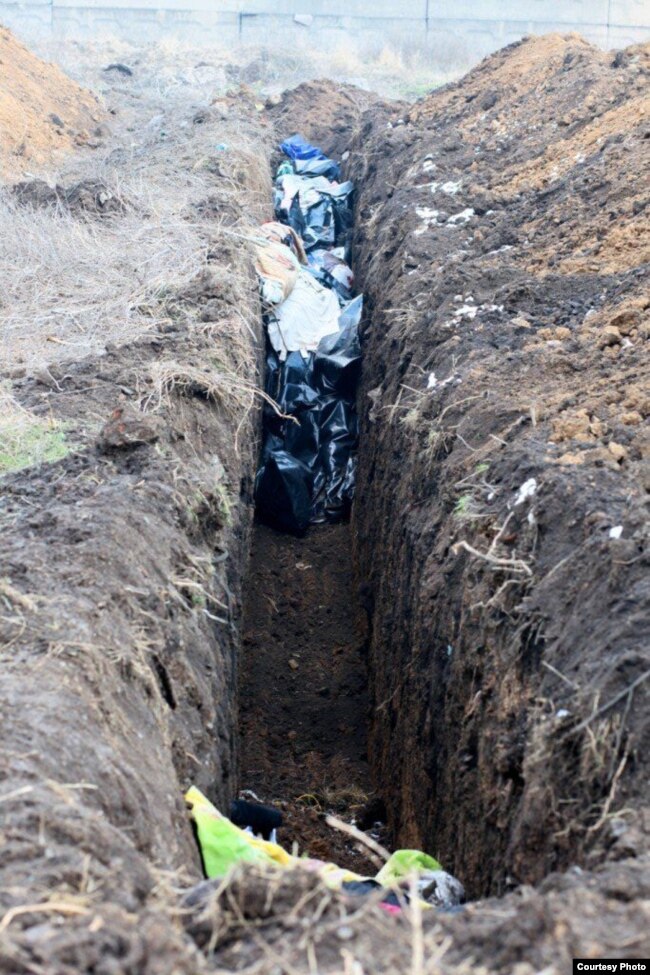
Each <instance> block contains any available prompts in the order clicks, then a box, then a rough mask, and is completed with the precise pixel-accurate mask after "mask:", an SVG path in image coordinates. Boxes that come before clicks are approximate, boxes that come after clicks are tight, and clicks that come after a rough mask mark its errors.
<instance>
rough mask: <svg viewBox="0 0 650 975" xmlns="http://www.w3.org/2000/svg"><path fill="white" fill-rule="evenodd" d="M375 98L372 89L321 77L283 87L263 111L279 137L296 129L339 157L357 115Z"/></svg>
mask: <svg viewBox="0 0 650 975" xmlns="http://www.w3.org/2000/svg"><path fill="white" fill-rule="evenodd" d="M377 101H378V98H377V95H376V94H375V93H374V92H369V91H362V90H361V89H360V88H355V86H354V85H346V84H338V83H337V82H335V81H330V80H327V79H323V80H321V81H309V82H304V83H303V84H301V85H298V86H297V87H296V88H291V89H289V91H285V92H284V93H283V95H282V96H281V97H280V99H279V100H276V99H272V100H270V101H269V102H268V103H267V106H266V109H267V110H266V115H267V117H268V118H270V119H271V120H272V121H273V123H274V126H275V131H276V132H277V135H278V140H279V141H282V139H286V138H287V136H289V135H293V134H294V132H298V131H299V132H300V133H301V134H302V135H304V136H305V138H306V139H309V141H310V142H312V143H313V144H314V145H316V146H320V147H322V148H323V149H324V150H325V151H326V152H328V153H329V154H330V155H331V156H332V158H333V159H337V160H340V159H341V158H343V156H344V155H345V153H346V151H347V150H348V149H349V148H350V142H351V139H352V136H353V133H354V132H355V130H356V128H357V126H358V124H359V121H360V119H361V115H362V114H363V112H364V111H366V110H367V109H368V108H370V106H371V105H373V104H375V103H376V102H377Z"/></svg>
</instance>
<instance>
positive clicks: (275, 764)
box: [239, 524, 376, 872]
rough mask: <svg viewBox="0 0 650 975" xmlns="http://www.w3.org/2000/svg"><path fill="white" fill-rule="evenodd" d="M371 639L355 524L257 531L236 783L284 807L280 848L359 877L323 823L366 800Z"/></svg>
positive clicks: (357, 809)
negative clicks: (355, 557)
mask: <svg viewBox="0 0 650 975" xmlns="http://www.w3.org/2000/svg"><path fill="white" fill-rule="evenodd" d="M366 641H367V620H366V614H365V612H364V611H363V609H362V607H361V605H360V601H359V589H358V585H357V582H356V579H355V573H354V569H353V565H352V546H351V535H350V526H349V525H346V524H339V525H322V526H313V527H312V528H311V529H310V530H309V532H308V533H307V535H306V536H305V537H304V538H295V537H293V536H291V535H286V534H282V533H280V532H277V531H275V530H274V529H273V528H269V527H267V526H265V525H262V524H258V525H256V526H255V529H254V534H253V545H252V553H251V565H250V569H249V576H248V579H247V583H246V598H245V600H244V611H243V618H242V653H241V662H240V678H239V682H240V697H239V702H240V703H239V722H240V725H239V727H240V735H241V767H240V782H241V785H242V787H244V788H246V789H252V790H253V791H254V792H255V793H256V794H257V795H258V796H259V798H260V799H263V800H265V801H268V802H274V803H278V802H279V803H280V805H281V807H282V808H283V811H284V818H285V824H284V826H283V827H282V828H281V829H280V831H279V834H278V839H279V841H280V842H281V843H282V842H284V843H285V844H286V846H287V848H289V849H290V848H291V845H292V843H293V842H297V843H298V845H299V848H300V849H301V852H308V853H309V854H310V855H312V856H314V857H319V858H322V859H325V860H329V861H333V862H335V863H341V864H342V865H347V866H349V867H350V868H351V869H354V870H358V871H361V872H364V871H368V870H373V867H372V863H371V862H370V861H368V860H367V859H366V857H364V856H362V855H360V854H359V853H358V852H357V851H356V850H355V847H354V845H353V844H351V843H350V841H349V838H348V837H346V836H344V835H343V834H341V833H339V832H337V831H336V830H332V829H331V828H329V827H328V826H327V825H326V824H325V822H324V818H323V815H322V814H323V813H325V812H334V813H336V814H337V815H343V816H354V815H359V814H360V813H363V812H364V810H365V808H366V807H367V805H368V802H369V799H370V792H371V783H370V770H369V766H368V759H367V747H368V746H367V730H368V694H367V676H366V660H365V651H366ZM375 869H376V868H375Z"/></svg>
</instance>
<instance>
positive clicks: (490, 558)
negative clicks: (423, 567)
mask: <svg viewBox="0 0 650 975" xmlns="http://www.w3.org/2000/svg"><path fill="white" fill-rule="evenodd" d="M461 548H462V549H465V551H466V552H469V553H470V555H474V556H475V557H476V558H477V559H482V560H483V561H484V562H489V563H490V565H493V566H495V568H497V569H511V570H512V571H513V572H524V573H526V575H529V576H532V574H533V570H532V569H531V567H530V566H529V565H528V563H527V562H524V561H523V560H522V559H501V558H498V557H497V556H496V555H491V554H490V552H479V550H478V549H477V548H474V546H473V545H470V544H469V542H466V541H465V540H463V541H461V542H456V544H455V545H454V546H453V548H452V552H453V553H454V554H457V553H458V550H459V549H461Z"/></svg>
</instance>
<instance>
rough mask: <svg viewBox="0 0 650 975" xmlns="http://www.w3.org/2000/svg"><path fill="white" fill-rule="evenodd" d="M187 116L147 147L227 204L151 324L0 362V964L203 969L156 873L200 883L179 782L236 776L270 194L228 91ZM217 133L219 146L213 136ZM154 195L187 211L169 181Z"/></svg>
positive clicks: (224, 788) (113, 224) (196, 226)
mask: <svg viewBox="0 0 650 975" xmlns="http://www.w3.org/2000/svg"><path fill="white" fill-rule="evenodd" d="M182 122H185V123H186V125H185V126H182V127H181V134H182V139H183V150H182V151H181V152H178V153H175V152H170V151H169V147H168V144H166V145H163V146H160V147H158V149H157V148H156V147H155V146H154V147H148V149H147V152H146V153H143V155H146V157H147V158H148V159H151V157H152V154H153V155H155V154H156V153H157V152H160V153H161V154H163V155H164V156H165V159H166V160H167V166H168V176H170V178H171V176H172V175H173V174H174V173H175V181H176V183H177V184H178V186H179V187H183V186H186V185H189V187H190V190H191V194H192V198H193V199H195V200H197V201H200V200H201V199H205V198H206V197H207V196H208V195H209V196H210V197H211V199H212V200H213V202H214V205H215V206H216V207H218V208H219V209H221V211H222V212H226V211H227V212H228V214H229V222H228V227H229V228H230V230H229V232H228V231H227V229H226V227H225V225H224V222H223V221H222V222H221V223H220V225H219V226H218V227H217V226H216V225H215V221H214V217H213V216H212V215H211V214H210V213H207V214H204V215H203V216H201V215H199V214H197V211H196V209H195V210H190V211H189V213H190V215H191V219H192V227H193V231H192V232H193V233H195V232H197V231H198V233H199V236H200V244H201V249H200V252H199V253H200V256H201V260H200V261H197V262H196V263H195V264H194V265H193V266H192V264H191V262H190V263H189V266H188V267H187V268H186V269H185V273H184V280H183V281H182V283H181V282H180V281H179V280H178V278H177V277H176V274H174V276H173V277H172V278H171V279H168V281H167V284H166V285H165V283H164V281H159V282H158V284H157V286H156V292H155V294H153V293H152V294H151V296H150V304H149V306H148V307H149V315H150V319H151V323H152V325H153V327H151V326H150V328H149V329H148V331H147V333H146V334H145V335H142V334H141V333H140V331H139V329H138V328H137V327H135V328H132V333H131V336H130V340H126V341H125V340H124V338H123V341H122V342H121V343H120V344H117V343H115V342H112V341H110V340H109V339H110V333H109V334H108V335H105V347H104V348H103V349H102V351H101V352H100V353H99V354H95V355H91V356H87V357H85V358H80V359H78V360H76V361H75V360H74V359H71V358H68V359H67V360H63V361H61V362H60V363H54V362H52V361H50V363H49V365H43V366H41V367H39V368H37V369H34V370H33V371H32V372H30V374H29V375H27V376H25V377H24V378H21V379H19V380H17V381H16V380H14V382H13V383H10V382H9V380H8V379H7V377H5V379H4V388H3V392H4V390H6V395H4V396H3V424H2V433H3V435H5V434H6V433H7V431H8V432H9V434H10V435H11V445H12V449H11V451H9V452H7V453H6V454H5V452H4V451H0V458H1V459H2V461H3V463H5V464H6V466H4V467H3V469H2V470H1V471H0V473H1V474H2V475H3V476H2V499H1V501H0V532H1V534H2V546H1V549H2V558H1V560H0V562H1V564H0V646H1V647H2V650H1V657H2V679H1V681H0V712H1V713H2V723H3V735H2V749H1V750H0V783H1V787H0V793H1V803H2V827H1V829H0V845H1V847H2V857H1V858H0V969H2V970H3V971H11V972H20V971H30V970H31V971H34V970H38V971H43V972H45V971H47V972H52V973H54V972H56V973H57V975H60V973H63V972H78V971H89V970H95V971H98V972H99V971H104V972H108V971H114V970H116V969H115V966H118V967H119V969H120V971H124V972H136V971H137V972H145V971H154V970H158V971H162V970H167V971H171V970H172V969H173V970H174V971H186V970H187V971H197V970H199V968H198V967H197V959H196V951H195V950H193V948H192V946H191V944H190V942H189V941H188V940H187V939H186V938H184V936H183V934H182V929H181V927H180V924H179V923H178V924H176V925H174V924H173V923H172V922H171V921H170V910H171V909H172V907H173V908H174V909H176V906H177V898H176V895H175V893H173V892H172V888H173V885H174V884H177V883H181V884H183V883H185V884H187V883H188V881H189V882H190V883H191V882H193V881H196V880H199V879H200V877H201V868H200V861H199V856H198V849H197V846H196V843H195V841H194V837H193V834H192V830H191V826H190V823H189V820H188V818H187V815H186V812H185V808H184V803H183V799H182V795H183V790H184V788H186V787H187V786H188V785H189V784H190V783H192V782H196V783H197V784H198V785H199V786H200V787H201V788H202V789H204V790H205V791H206V792H208V793H209V794H210V795H211V796H213V797H214V798H215V799H216V800H217V801H218V802H219V803H220V805H222V806H223V805H225V804H227V802H228V800H229V798H230V795H231V794H232V792H233V790H234V788H235V782H236V779H237V774H238V773H237V761H238V740H237V723H236V715H235V681H236V658H237V652H238V621H239V615H240V600H241V589H242V577H243V573H244V570H245V566H246V561H247V555H248V549H249V544H250V538H249V531H250V523H251V518H252V504H251V501H252V474H253V471H254V468H255V463H256V460H257V442H258V441H257V423H258V410H257V406H258V404H259V403H260V402H261V400H260V397H259V396H258V393H257V387H256V380H259V378H260V377H259V366H260V358H259V351H260V338H261V335H260V332H261V329H258V331H257V332H256V328H257V327H258V326H259V321H260V313H259V300H258V293H257V284H256V280H255V277H254V271H253V267H252V260H251V259H249V258H248V256H247V254H248V251H247V245H246V244H245V242H244V240H243V239H242V238H244V239H245V238H246V235H247V233H248V230H249V228H250V226H251V225H252V224H251V221H256V220H257V219H258V218H259V216H260V215H266V214H267V212H268V211H267V207H268V205H269V204H268V201H269V199H270V182H269V178H268V168H267V167H266V159H267V158H268V154H269V152H270V147H269V145H268V140H267V136H266V133H265V131H264V129H263V128H261V127H260V126H259V125H258V123H257V121H256V119H255V118H248V117H247V116H246V110H245V107H243V108H241V109H240V111H239V112H238V114H237V118H236V120H234V121H228V120H227V119H220V120H219V121H218V122H215V121H214V120H212V121H206V122H205V123H204V124H203V125H201V126H200V127H197V128H194V129H193V128H192V124H191V115H190V116H189V118H188V117H187V116H185V117H183V114H182V113H180V114H176V113H175V112H173V113H170V116H169V118H168V119H167V124H168V133H169V135H170V136H171V133H172V132H173V131H174V127H175V126H176V125H180V124H181V123H182ZM143 138H145V139H146V138H147V136H146V134H143ZM222 141H224V142H227V143H228V145H229V151H228V159H227V161H225V162H224V161H223V160H222V155H223V154H221V155H220V154H219V153H218V152H217V150H215V149H214V148H213V149H212V152H211V153H210V151H209V147H210V146H212V147H214V146H215V145H218V144H219V143H221V142H222ZM251 145H254V146H255V147H256V152H257V156H258V157H259V158H260V159H262V160H263V162H264V165H263V167H262V168H261V169H260V168H259V167H255V165H253V164H252V162H251V158H250V157H249V156H246V165H245V167H244V168H243V169H240V168H239V166H240V163H241V158H240V153H241V152H243V153H244V154H245V153H246V152H247V151H248V147H250V146H251ZM124 165H125V166H126V167H128V166H130V160H129V158H128V156H127V157H126V158H125V159H124ZM221 166H224V167H225V168H226V172H225V173H224V172H223V171H222V169H221V168H220V167H221ZM261 173H263V174H264V179H261V176H260V174H261ZM166 185H169V184H166ZM149 190H150V200H151V202H152V205H155V204H156V203H157V200H156V192H157V191H156V188H155V186H154V184H153V183H151V184H150V187H149ZM165 202H166V205H168V206H170V205H172V204H173V203H174V202H175V204H176V206H177V207H180V208H181V210H183V213H184V212H185V211H184V207H185V204H186V202H187V198H186V197H185V195H184V194H183V192H181V193H180V194H179V195H177V196H174V197H170V198H169V199H168V200H166V201H165ZM30 213H31V214H32V219H34V220H35V221H39V220H41V219H42V214H41V212H40V211H34V210H26V212H25V219H28V217H29V214H30ZM251 214H252V216H251ZM131 217H132V215H131V216H129V212H128V211H117V212H116V213H115V214H114V216H113V218H112V220H111V221H110V227H107V228H106V229H104V228H103V224H104V223H107V221H101V220H100V221H97V220H96V221H95V224H96V225H102V229H101V230H99V229H97V230H96V231H95V233H96V238H98V237H99V235H100V233H110V234H112V235H118V234H119V233H120V232H121V231H120V227H121V223H120V221H127V223H126V224H125V226H127V227H129V226H131V224H129V223H128V221H129V220H130V219H131ZM50 219H52V220H56V217H52V218H50V217H49V216H47V220H48V221H49V220H50ZM73 219H76V218H73V217H68V216H66V217H65V220H63V221H62V223H63V227H62V232H67V229H68V228H69V227H70V226H72V220H73ZM83 219H84V220H85V221H88V220H91V219H93V220H95V218H93V217H88V216H84V217H83ZM175 219H176V221H177V222H178V221H182V220H183V219H185V220H187V219H188V217H187V214H186V215H185V216H183V214H181V215H180V216H179V215H178V214H177V215H176V217H175ZM48 226H49V224H48ZM83 227H92V224H89V223H84V224H83ZM50 229H51V228H50ZM56 229H57V228H56V227H54V230H56ZM151 232H152V233H154V232H155V228H153V229H152V230H151ZM159 232H162V233H164V228H162V229H161V230H159ZM54 239H55V240H56V238H54ZM159 240H160V238H159ZM93 280H95V279H93ZM78 285H79V288H80V289H81V290H82V291H83V280H82V279H81V280H80V281H79V282H78ZM76 297H77V300H82V299H84V298H85V296H84V295H83V294H82V295H81V296H79V292H77V293H76ZM4 310H7V311H11V309H10V308H7V306H4V307H3V311H4ZM154 322H155V324H153V323H154ZM3 325H4V320H3ZM23 372H24V370H23ZM5 411H6V412H5ZM12 412H13V414H14V415H15V422H14V423H12ZM27 418H29V421H30V422H29V423H28V422H27ZM37 441H38V442H37ZM39 443H40V450H37V447H39ZM55 448H56V453H55V452H54V451H55ZM39 458H42V459H44V460H46V461H48V460H49V461H52V460H57V463H46V464H44V465H42V466H38V464H37V460H38V459H39ZM19 468H24V470H19ZM99 932H101V933H99ZM161 965H162V966H163V968H161V967H160V966H161ZM165 966H168V967H165ZM183 966H186V967H183Z"/></svg>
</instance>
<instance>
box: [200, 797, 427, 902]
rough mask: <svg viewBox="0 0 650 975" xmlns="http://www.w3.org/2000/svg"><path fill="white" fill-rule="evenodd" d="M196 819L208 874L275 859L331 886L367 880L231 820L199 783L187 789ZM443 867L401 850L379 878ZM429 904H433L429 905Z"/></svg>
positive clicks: (389, 880)
mask: <svg viewBox="0 0 650 975" xmlns="http://www.w3.org/2000/svg"><path fill="white" fill-rule="evenodd" d="M185 801H186V802H187V803H188V805H189V806H190V807H191V811H192V818H193V819H194V822H195V823H196V831H197V833H198V838H199V845H200V847H201V856H202V857H203V866H204V868H205V873H206V876H207V877H224V876H225V875H226V874H227V873H228V872H229V870H231V868H232V867H234V866H235V864H237V863H241V862H242V861H248V862H253V863H274V864H275V865H276V866H279V867H291V866H298V865H300V866H302V867H304V868H306V869H308V870H314V871H315V872H317V873H318V874H319V875H320V876H321V877H322V879H323V882H324V883H325V884H326V885H327V886H328V887H330V888H333V889H339V888H340V887H341V885H342V884H343V883H344V882H345V881H346V880H364V879H366V878H364V877H362V876H361V875H360V874H358V873H353V871H351V870H346V869H345V868H344V867H339V866H337V865H336V864H335V863H326V862H324V861H322V860H312V859H308V858H299V857H294V856H291V854H290V853H287V851H286V850H284V849H283V848H282V847H281V846H279V845H278V844H277V843H269V842H267V841H266V840H260V839H258V838H257V837H256V836H253V835H252V834H251V833H247V832H245V830H243V829H240V828H239V826H235V824H234V823H231V822H230V820H229V819H227V817H226V816H224V815H223V814H222V813H220V812H219V810H218V809H216V808H215V807H214V806H213V805H212V803H211V802H210V800H209V799H207V798H206V797H205V796H204V795H203V793H202V792H200V791H199V789H197V788H196V787H195V786H192V787H191V788H190V789H188V791H187V792H186V793H185ZM428 870H442V867H441V866H440V864H439V863H438V861H437V860H434V858H433V857H431V856H429V855H428V854H427V853H422V852H421V851H420V850H397V851H396V852H395V853H393V855H392V856H391V858H390V859H389V860H388V861H387V862H386V863H385V864H384V866H383V867H382V869H381V870H380V871H379V873H378V874H377V876H376V878H375V879H376V880H378V881H379V883H380V884H382V886H384V887H391V886H396V885H397V884H398V883H399V881H400V880H403V879H404V878H406V877H408V875H409V874H410V873H413V872H414V871H415V872H416V873H425V872H426V871H428ZM426 906H427V907H428V906H429V905H426Z"/></svg>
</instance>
